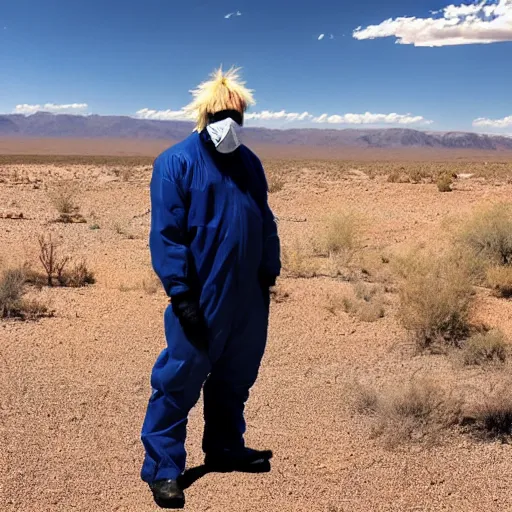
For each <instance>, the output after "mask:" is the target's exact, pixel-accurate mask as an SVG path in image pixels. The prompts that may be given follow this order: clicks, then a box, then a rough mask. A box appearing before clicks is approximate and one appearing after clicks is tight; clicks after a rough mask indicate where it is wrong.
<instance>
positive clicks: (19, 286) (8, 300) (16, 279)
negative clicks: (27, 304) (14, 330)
mask: <svg viewBox="0 0 512 512" xmlns="http://www.w3.org/2000/svg"><path fill="white" fill-rule="evenodd" d="M24 293H25V274H24V273H23V271H22V270H21V269H8V270H4V271H3V272H2V275H1V277H0V310H1V312H2V314H1V315H0V316H1V317H5V316H10V312H11V311H12V310H13V309H15V308H16V305H17V304H19V302H20V300H21V297H22V296H23V294H24Z"/></svg>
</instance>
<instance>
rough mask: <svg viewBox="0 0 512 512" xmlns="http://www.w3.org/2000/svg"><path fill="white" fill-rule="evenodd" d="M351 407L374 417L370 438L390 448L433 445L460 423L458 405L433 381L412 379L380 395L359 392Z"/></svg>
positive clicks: (456, 400) (459, 408)
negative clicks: (443, 431)
mask: <svg viewBox="0 0 512 512" xmlns="http://www.w3.org/2000/svg"><path fill="white" fill-rule="evenodd" d="M354 406H355V408H356V410H357V411H358V412H360V413H366V414H371V415H373V416H374V418H375V424H374V429H373V433H374V435H375V436H376V437H380V438H382V439H383V441H384V442H385V443H386V444H387V445H388V446H390V447H394V446H397V445H399V444H403V443H406V442H432V441H434V440H435V439H436V436H437V434H439V432H441V431H442V430H444V429H447V428H449V427H451V426H453V425H455V424H456V423H457V422H458V421H459V420H460V416H461V408H462V403H461V401H460V400H458V399H456V398H454V397H453V396H452V394H451V393H449V392H447V391H446V390H444V389H443V388H441V387H440V386H439V385H438V384H437V383H435V382H434V381H431V380H429V379H422V378H415V379H413V380H411V381H410V382H408V383H407V384H405V385H402V386H398V387H397V386H394V387H393V389H392V390H384V391H383V392H381V393H377V392H376V391H374V390H371V389H369V388H360V391H359V394H356V399H355V402H354Z"/></svg>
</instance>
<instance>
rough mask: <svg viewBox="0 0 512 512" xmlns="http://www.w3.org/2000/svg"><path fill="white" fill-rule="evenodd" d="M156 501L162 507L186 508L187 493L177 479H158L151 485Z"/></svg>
mask: <svg viewBox="0 0 512 512" xmlns="http://www.w3.org/2000/svg"><path fill="white" fill-rule="evenodd" d="M149 487H150V488H151V491H152V492H153V498H154V500H155V503H156V504H157V505H158V506H159V507H160V508H184V507H185V494H183V491H182V490H181V489H180V487H179V486H178V483H177V482H176V480H157V481H156V482H153V483H152V484H150V485H149Z"/></svg>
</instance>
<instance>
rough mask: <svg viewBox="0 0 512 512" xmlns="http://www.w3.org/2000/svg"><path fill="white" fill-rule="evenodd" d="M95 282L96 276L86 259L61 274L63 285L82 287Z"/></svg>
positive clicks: (60, 282) (61, 283) (60, 281)
mask: <svg viewBox="0 0 512 512" xmlns="http://www.w3.org/2000/svg"><path fill="white" fill-rule="evenodd" d="M95 282H96V278H95V277H94V273H93V272H91V270H89V268H88V267H87V264H86V262H85V260H82V261H79V262H78V263H75V264H74V266H73V267H72V268H71V269H69V270H67V271H66V272H64V274H63V275H61V278H60V280H59V284H60V285H61V286H69V287H72V288H81V287H83V286H87V285H90V284H94V283H95Z"/></svg>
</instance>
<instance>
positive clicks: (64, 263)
mask: <svg viewBox="0 0 512 512" xmlns="http://www.w3.org/2000/svg"><path fill="white" fill-rule="evenodd" d="M39 248H40V254H39V261H40V262H41V264H42V266H43V268H44V271H45V273H46V283H47V285H48V286H53V284H54V280H56V281H57V282H58V283H59V285H60V286H70V287H81V286H87V285H88V284H93V283H94V282H95V278H94V274H93V273H92V272H91V271H90V270H89V269H88V268H87V265H86V263H85V261H83V260H82V261H80V262H79V263H76V264H75V265H74V266H73V267H72V268H71V269H68V268H67V267H68V266H69V265H68V264H69V263H70V262H71V257H70V256H60V255H59V254H58V250H57V244H56V243H55V242H54V241H53V240H52V238H51V235H49V236H48V239H47V238H46V236H44V235H42V236H40V237H39Z"/></svg>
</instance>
